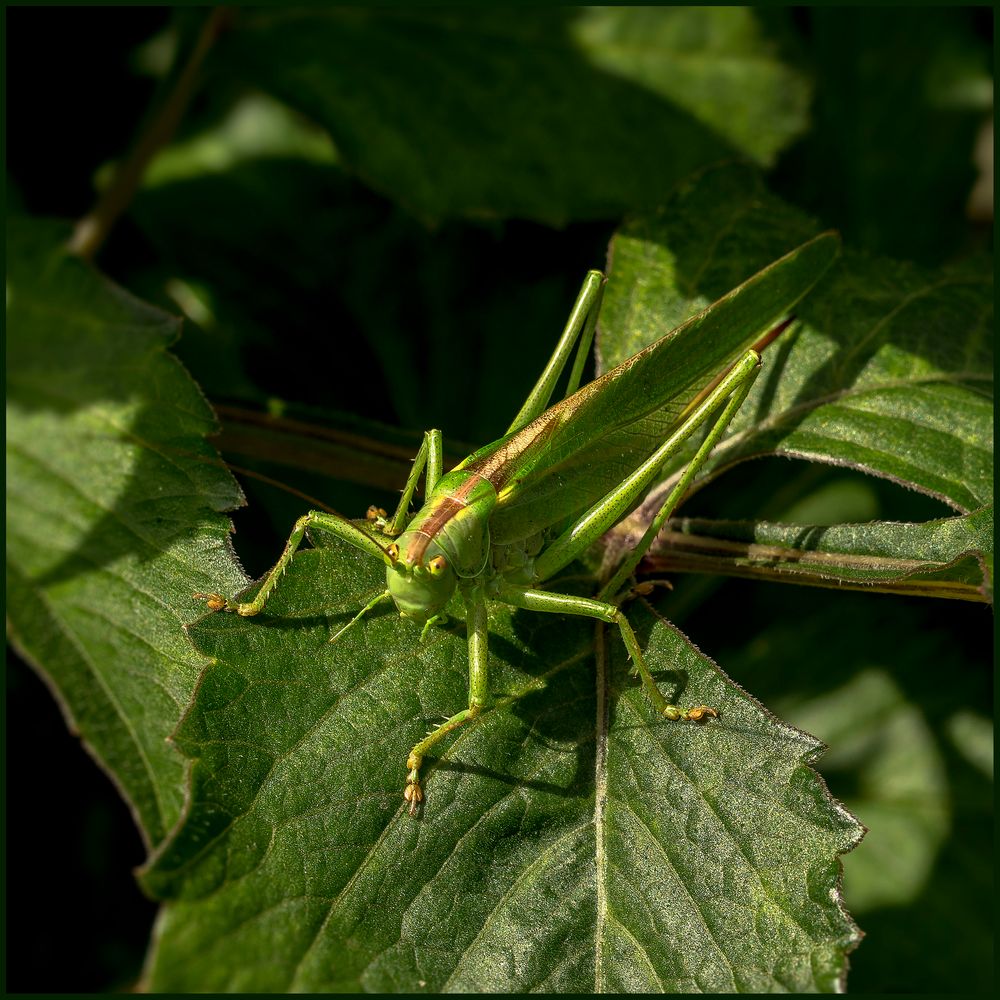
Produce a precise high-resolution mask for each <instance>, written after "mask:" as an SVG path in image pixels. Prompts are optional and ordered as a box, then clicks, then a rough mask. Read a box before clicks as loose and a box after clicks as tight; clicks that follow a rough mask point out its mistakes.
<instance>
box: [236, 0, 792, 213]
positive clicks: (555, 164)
mask: <svg viewBox="0 0 1000 1000" xmlns="http://www.w3.org/2000/svg"><path fill="white" fill-rule="evenodd" d="M637 37H641V39H642V42H643V44H644V46H645V51H644V52H643V54H642V58H641V59H639V60H637V59H635V58H633V57H634V56H635V46H636V39H637ZM623 44H627V45H628V46H629V51H628V52H623V51H622V48H621V46H622V45H623ZM218 57H219V59H220V62H221V63H222V64H224V65H226V66H227V68H228V70H229V71H230V72H231V73H232V74H233V75H235V76H237V77H242V78H244V79H247V80H248V81H249V82H252V83H253V85H254V86H256V87H261V88H264V89H266V90H268V91H270V92H272V93H274V94H275V95H277V96H278V97H280V98H281V99H282V100H284V101H286V102H287V103H288V104H289V105H291V106H292V107H295V108H298V109H299V110H301V111H303V112H305V113H306V114H308V115H310V116H312V117H313V118H315V120H316V121H318V122H320V123H321V124H323V125H324V126H325V127H326V128H328V129H329V131H330V134H331V135H332V137H333V139H334V142H335V143H336V146H337V150H338V153H339V154H340V156H341V157H342V158H343V160H344V162H346V163H348V164H350V165H351V166H352V167H353V168H354V169H355V170H356V171H357V173H358V174H359V175H360V176H361V177H362V178H364V179H365V180H366V181H367V182H368V183H369V184H370V185H371V186H372V187H374V188H375V189H376V190H378V191H380V192H383V193H384V194H386V195H387V196H389V197H391V198H393V199H394V200H396V201H397V202H398V203H400V204H401V205H403V206H405V207H407V208H408V209H409V210H410V211H412V212H413V213H414V214H416V215H418V216H420V217H422V218H428V219H440V218H443V217H448V216H455V215H465V216H473V217H483V216H494V217H497V216H498V217H505V216H513V217H518V218H528V219H534V220H537V221H541V222H546V223H550V224H565V223H566V222H567V221H569V220H571V219H587V218H613V217H615V216H617V215H619V214H620V213H621V212H622V210H624V209H628V208H635V207H640V206H651V205H655V204H656V203H658V202H659V201H660V200H662V198H663V197H664V195H665V194H666V192H667V191H668V190H669V188H670V186H671V184H672V183H674V182H675V181H677V180H678V179H680V178H681V177H684V176H685V175H687V174H688V173H690V171H692V170H693V169H695V168H697V167H699V166H701V165H703V164H705V163H709V162H714V161H717V160H719V159H721V158H723V157H726V156H732V155H734V154H738V153H740V152H742V153H745V154H749V155H752V156H756V157H758V158H759V159H760V160H761V161H762V162H768V161H770V159H772V158H773V156H774V154H775V153H776V151H777V150H778V149H779V148H781V147H782V146H783V145H785V144H786V143H787V142H788V141H789V139H790V138H791V136H792V135H794V134H796V133H798V132H799V131H801V129H802V127H803V118H804V105H805V102H806V100H807V95H808V87H807V84H806V82H805V80H804V79H803V78H802V77H801V76H799V75H798V74H795V73H793V72H791V71H789V70H787V69H784V68H783V67H782V66H781V65H780V64H779V63H777V62H776V60H775V59H774V56H773V54H772V53H771V51H770V47H769V46H768V45H767V44H766V43H765V42H764V41H763V40H762V39H761V37H760V34H759V32H758V30H757V29H756V27H755V25H754V24H753V20H752V15H751V14H749V12H745V11H739V10H735V9H733V10H717V11H714V12H706V11H700V10H698V9H697V8H683V9H678V10H669V9H666V8H664V9H659V10H652V9H647V10H633V9H617V10H613V11H608V12H606V13H603V12H594V13H592V12H587V11H583V10H580V11H572V10H568V9H567V10H562V9H556V8H550V9H531V10H527V9H524V8H520V9H517V10H513V9H510V10H505V9H494V10H491V11H476V12H475V13H472V12H471V11H470V12H466V11H462V10H459V9H449V10H418V9H412V8H408V9H403V8H398V9H378V10H376V9H360V8H351V9H347V8H336V9H325V10H322V11H320V10H317V9H314V8H305V9H294V8H293V9H286V8H282V9H275V8H272V9H269V10H264V9H261V10H249V9H248V10H244V11H241V14H240V18H239V21H238V23H237V25H236V27H235V29H234V31H233V32H232V34H231V35H230V36H229V37H227V38H224V39H222V41H221V44H220V47H219V51H218ZM722 59H724V60H725V61H726V67H727V68H726V71H725V73H720V70H719V63H720V60H722ZM750 95H753V96H754V101H751V100H750V99H749V97H750ZM757 101H760V103H759V104H757V103H756V102H757ZM751 104H753V105H754V107H753V110H752V111H751V108H750V106H751Z"/></svg>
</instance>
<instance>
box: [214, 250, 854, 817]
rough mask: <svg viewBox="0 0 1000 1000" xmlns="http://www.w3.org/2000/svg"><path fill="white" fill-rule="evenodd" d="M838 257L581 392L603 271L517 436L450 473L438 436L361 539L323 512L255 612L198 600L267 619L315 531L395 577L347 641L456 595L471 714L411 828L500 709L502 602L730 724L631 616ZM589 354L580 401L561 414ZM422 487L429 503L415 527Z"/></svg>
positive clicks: (420, 618)
mask: <svg viewBox="0 0 1000 1000" xmlns="http://www.w3.org/2000/svg"><path fill="white" fill-rule="evenodd" d="M838 245H839V244H838V240H837V237H836V236H835V235H834V234H831V233H826V234H823V235H821V236H818V237H816V238H815V239H813V240H811V241H810V242H808V243H806V244H803V245H802V246H801V247H799V248H798V249H796V250H794V251H792V252H791V253H789V254H787V255H786V256H784V257H782V258H781V259H779V260H777V261H775V262H774V263H773V264H771V265H770V266H768V267H767V268H765V269H764V270H763V271H760V272H759V273H758V274H756V275H754V276H753V277H752V278H750V279H749V280H747V281H746V282H744V283H743V284H742V285H740V286H739V287H738V288H736V289H734V290H733V291H732V292H730V293H729V294H728V295H726V296H724V297H723V298H722V299H720V300H718V301H717V302H716V303H714V304H713V305H712V306H709V307H708V308H707V309H705V310H704V311H703V312H701V313H699V314H698V315H696V316H694V317H693V318H692V319H690V320H688V321H687V322H686V323H684V324H682V325H681V326H679V327H677V328H676V329H675V330H673V331H671V332H670V333H668V334H666V336H663V337H661V338H660V339H659V340H657V341H656V342H655V343H653V344H651V345H650V346H648V347H646V348H645V349H643V350H641V351H639V352H638V353H637V354H635V355H633V356H632V357H631V358H629V359H627V360H626V361H624V362H622V363H621V364H620V365H618V366H617V367H616V368H613V369H612V370H610V371H608V372H607V373H605V374H604V375H602V376H601V377H600V378H597V379H595V380H594V381H593V382H590V383H589V384H587V385H585V386H583V387H582V388H577V387H578V386H579V383H580V379H581V376H582V373H583V367H584V364H585V361H586V357H587V353H588V351H589V349H590V345H591V341H592V340H593V336H594V330H595V328H596V324H597V317H598V313H599V311H600V306H601V300H602V296H603V293H604V285H605V281H606V279H605V277H604V275H603V274H602V273H601V272H599V271H591V272H589V273H588V275H587V277H586V279H585V281H584V283H583V287H582V289H581V291H580V294H579V296H578V297H577V300H576V304H575V305H574V307H573V310H572V312H571V314H570V318H569V321H568V322H567V324H566V328H565V330H564V331H563V334H562V337H561V338H560V340H559V342H558V344H557V346H556V349H555V351H554V352H553V354H552V357H551V358H550V360H549V362H548V364H547V365H546V367H545V370H544V371H543V372H542V374H541V376H540V378H539V380H538V382H537V383H536V385H535V387H534V388H533V389H532V391H531V393H530V394H529V396H528V398H527V400H526V401H525V403H524V406H523V407H522V408H521V410H520V412H519V413H518V414H517V416H516V417H515V418H514V421H513V423H512V424H511V425H510V427H509V428H508V430H507V432H506V434H505V435H504V436H503V437H502V438H500V439H499V440H498V441H495V442H493V443H492V444H489V445H487V446H486V447H484V448H481V449H479V450H478V451H476V452H475V453H473V454H472V455H470V456H469V457H468V458H466V459H465V460H464V461H462V462H460V463H459V464H458V465H457V466H455V468H454V469H452V470H451V471H450V472H448V473H446V474H444V473H443V459H442V454H443V452H442V442H441V432H440V431H437V430H431V431H427V432H426V433H425V434H424V440H423V443H422V445H421V447H420V450H419V451H418V453H417V456H416V458H415V459H414V463H413V469H412V471H411V473H410V475H409V478H408V480H407V483H406V486H405V487H404V489H403V494H402V497H401V499H400V502H399V506H398V507H397V509H396V511H395V513H394V515H393V516H392V517H391V518H389V517H388V516H387V515H384V513H383V512H381V511H375V510H374V509H372V510H371V511H369V516H368V521H367V523H366V524H365V526H364V527H360V526H358V525H357V524H355V523H353V522H351V521H348V520H346V519H344V518H341V517H338V516H336V515H334V514H328V513H325V512H323V511H316V510H313V511H310V512H309V513H307V514H305V515H304V516H302V517H301V518H299V520H298V521H297V522H296V524H295V527H294V529H293V531H292V534H291V536H290V537H289V539H288V543H287V544H286V546H285V550H284V552H283V553H282V555H281V558H280V559H279V560H278V562H277V563H276V564H275V565H274V567H273V569H271V570H270V572H268V574H267V575H266V576H265V577H264V579H263V582H262V584H261V586H260V589H259V590H258V592H257V594H256V596H254V597H253V599H252V600H249V601H244V602H240V601H237V600H234V599H228V598H225V597H222V596H221V595H219V594H198V595H196V596H198V597H200V598H203V599H205V600H206V601H207V602H208V605H209V607H210V608H211V609H213V610H225V611H232V612H236V613H237V614H240V615H246V616H250V615H256V614H258V613H259V612H260V611H261V610H262V609H263V608H264V606H265V604H266V603H267V600H268V598H269V597H270V595H271V594H272V593H273V591H274V589H275V587H276V586H277V585H278V582H279V580H280V579H281V576H282V574H283V572H284V570H285V569H286V567H287V565H288V563H289V561H290V560H291V559H292V556H293V554H294V553H295V550H296V549H297V548H298V546H299V545H300V543H301V542H302V539H303V537H304V536H305V534H306V531H307V529H309V528H310V527H315V528H318V529H321V530H322V531H325V532H329V533H331V534H333V535H336V536H338V537H339V538H341V539H343V540H344V541H345V542H348V543H349V544H351V545H353V546H356V547H357V548H359V549H361V550H363V551H365V552H367V553H369V554H370V555H371V556H372V557H373V558H375V559H381V560H382V561H384V562H385V564H386V589H385V591H383V592H382V593H381V594H379V595H378V596H377V597H375V598H374V600H372V601H370V602H369V603H368V604H367V605H366V606H365V607H364V608H362V609H361V611H360V612H359V613H358V614H357V615H356V616H355V617H354V618H353V619H352V620H351V621H350V622H349V623H348V624H347V625H345V626H344V627H343V628H341V629H340V630H339V631H338V632H337V633H336V634H335V635H334V636H333V638H332V639H331V641H334V640H336V639H337V638H338V637H339V636H340V635H342V634H343V633H344V632H345V631H346V630H347V629H348V628H351V627H352V626H353V625H355V624H356V623H357V622H358V621H360V619H361V618H362V617H363V616H364V615H365V614H366V613H367V612H368V611H370V610H371V609H372V608H374V607H375V606H376V605H377V604H379V603H380V602H381V601H383V600H388V599H391V600H392V601H393V602H394V603H395V605H396V608H397V610H398V612H399V614H400V615H401V616H403V617H405V618H408V619H411V620H413V621H415V622H417V623H421V624H423V626H424V633H423V634H426V631H427V629H428V628H430V627H431V626H432V625H433V623H434V622H436V621H438V620H440V619H441V617H442V616H443V612H444V609H445V606H446V605H447V604H448V603H449V601H450V600H451V599H452V597H453V596H454V594H455V593H456V591H458V592H459V593H461V595H462V598H463V601H464V604H465V608H466V627H467V632H468V651H469V699H468V706H467V707H466V708H464V709H462V710H461V711H460V712H456V713H455V714H454V715H452V716H451V718H449V719H447V720H446V721H445V722H443V723H441V724H440V725H439V726H437V727H436V728H434V729H432V730H431V731H430V732H429V733H428V734H427V736H426V737H425V738H424V739H422V740H421V741H420V742H419V743H417V744H416V745H415V746H414V747H413V749H412V750H411V751H410V754H409V756H408V758H407V761H406V770H407V776H406V784H405V788H404V792H403V797H404V799H405V801H406V802H407V803H408V804H409V811H410V814H411V815H413V814H414V813H415V812H416V810H417V807H418V805H419V803H420V802H422V801H423V799H424V791H423V787H422V785H421V778H420V769H421V765H422V763H423V760H424V757H425V755H426V754H427V753H428V752H429V751H430V750H431V748H432V747H434V746H435V744H437V743H438V742H439V741H440V740H441V739H442V738H443V737H444V736H446V735H447V734H448V733H450V732H452V731H453V730H455V729H457V728H458V727H459V726H461V725H463V724H464V723H467V722H470V721H472V720H473V719H475V718H476V717H477V716H479V715H480V714H481V713H482V711H483V709H484V708H485V707H486V704H487V699H488V694H489V688H488V682H487V666H488V664H487V644H488V641H487V640H488V635H487V605H488V602H489V601H499V602H504V603H506V604H509V605H512V606H514V607H516V608H524V609H527V610H531V611H539V612H556V613H560V614H566V615H580V616H584V617H587V618H592V619H597V620H598V621H603V622H605V623H607V624H609V625H614V626H616V627H617V629H618V632H619V634H620V635H621V639H622V642H623V643H624V645H625V649H626V650H627V652H628V655H629V658H630V659H631V661H632V672H633V674H634V675H637V676H638V677H639V679H640V681H641V683H642V686H643V689H644V690H645V692H646V694H647V695H648V697H649V700H650V702H651V703H652V706H653V709H654V710H655V712H656V714H657V715H658V716H660V717H661V718H664V719H670V720H687V721H694V722H697V721H701V720H704V719H707V718H710V717H717V716H718V712H717V711H716V709H714V708H712V707H710V706H707V705H696V706H692V707H688V708H682V707H680V706H679V705H676V704H674V703H673V702H671V701H668V700H667V699H666V698H665V697H664V696H663V694H662V693H661V692H660V690H659V688H658V687H657V685H656V682H655V681H654V679H653V677H652V675H651V674H650V672H649V668H648V667H647V665H646V662H645V660H644V658H643V654H642V650H641V648H640V646H639V643H638V641H637V639H636V637H635V633H634V632H633V631H632V627H631V626H630V625H629V622H628V619H627V618H626V616H625V614H624V612H623V611H622V610H621V608H620V606H619V605H620V604H621V601H622V599H623V598H624V596H625V593H626V592H627V591H626V590H625V587H626V584H627V582H628V580H629V579H630V577H631V575H632V573H633V571H634V570H635V568H636V567H637V565H638V563H639V561H640V560H641V558H642V556H643V554H644V553H645V552H646V550H647V549H648V547H649V545H650V544H651V542H652V541H653V539H654V538H655V536H656V534H657V532H658V531H659V530H660V528H661V527H662V525H663V524H664V522H665V521H666V519H667V518H668V517H669V516H670V514H671V513H672V512H673V510H674V509H675V508H676V506H677V504H678V503H679V502H680V501H681V500H682V499H683V497H684V494H685V492H686V491H687V489H688V487H689V485H690V484H691V482H692V480H693V478H694V476H695V475H696V473H697V472H698V470H699V469H700V468H701V467H702V466H703V464H704V463H705V461H706V459H707V458H708V457H709V455H710V454H711V452H712V450H713V449H714V447H715V446H716V444H717V443H718V442H719V440H720V439H721V438H722V436H723V434H724V433H725V430H726V428H727V427H728V425H729V423H730V421H731V420H732V418H733V416H734V415H735V413H736V412H737V410H738V409H739V408H740V406H741V405H742V403H743V401H744V400H745V399H746V396H747V393H748V392H749V391H750V387H751V386H752V385H753V382H754V380H755V378H756V377H757V374H758V372H759V371H760V367H761V353H760V352H761V351H762V350H763V349H764V347H766V346H767V344H768V343H770V341H771V340H773V339H774V338H775V337H776V336H778V334H780V333H781V332H782V331H783V330H784V329H785V328H786V327H787V326H788V325H789V323H790V322H791V319H790V317H789V310H790V309H791V307H792V306H794V305H795V303H796V302H797V301H798V300H799V299H800V298H802V296H803V295H805V294H806V293H807V292H808V291H809V289H810V288H811V287H812V285H813V284H814V283H815V282H816V280H817V279H818V278H819V277H820V276H821V275H822V274H823V272H824V271H825V270H826V268H827V267H828V266H829V265H830V263H831V262H832V261H833V259H834V257H835V256H836V254H837V252H838ZM574 348H575V351H576V354H575V359H574V363H573V367H572V369H571V371H570V374H569V378H568V388H567V390H566V394H565V396H564V398H563V399H562V400H561V401H560V402H557V403H555V404H554V405H553V406H551V407H549V408H548V409H546V407H547V406H548V404H549V401H550V399H551V397H552V394H553V392H554V390H555V386H556V383H557V382H558V380H559V378H560V376H561V375H562V373H563V371H564V369H565V367H566V365H567V363H568V361H569V358H570V356H571V355H572V354H573V352H574ZM703 425H704V426H706V427H707V433H706V434H705V437H704V438H703V440H702V441H701V443H700V445H699V446H698V448H697V450H696V451H695V453H694V455H693V457H692V458H691V459H690V461H689V462H688V463H687V466H686V468H685V469H684V470H683V472H682V473H680V474H679V475H678V476H677V479H676V482H675V483H674V484H673V487H672V488H671V489H670V490H669V492H668V494H667V496H666V498H665V500H664V501H663V504H662V505H661V507H660V508H659V511H658V512H657V514H656V516H655V517H654V518H653V520H652V522H651V523H650V525H649V527H648V530H647V531H646V532H645V534H644V536H643V538H642V539H641V541H640V542H639V543H638V545H637V546H636V547H635V548H634V549H633V550H632V552H631V553H630V554H629V556H628V557H627V558H626V559H625V560H624V562H623V563H622V565H620V566H619V567H618V568H617V571H616V572H615V573H614V574H613V576H611V578H610V579H608V580H607V581H606V582H605V583H604V585H603V586H602V588H601V590H600V591H599V593H598V594H597V596H596V597H595V598H586V597H578V596H575V595H571V594H562V593H557V592H553V591H550V590H545V589H542V586H541V585H542V584H543V583H544V582H545V581H546V580H549V579H550V578H551V577H552V576H553V575H554V574H556V573H558V572H559V571H560V570H561V569H563V568H564V567H566V566H567V565H569V563H571V562H572V561H573V560H574V559H576V558H577V557H578V556H580V555H581V554H582V553H583V552H584V550H586V549H587V548H588V547H590V546H591V545H592V544H594V543H595V542H596V541H597V540H598V539H599V538H600V537H601V536H602V535H603V534H604V533H605V532H607V531H608V530H609V529H610V528H612V527H613V526H614V525H615V524H616V523H617V522H618V521H620V520H621V519H622V518H623V517H625V516H626V515H627V514H629V513H630V512H631V511H632V510H634V509H635V507H636V506H637V505H638V504H639V503H640V502H641V501H642V500H643V498H644V497H645V496H646V494H647V492H648V491H649V490H650V488H651V487H652V486H653V485H654V484H656V483H657V482H659V481H660V479H661V478H662V469H663V467H664V465H665V463H667V462H668V461H669V460H670V459H671V457H672V456H675V455H676V454H677V453H678V451H679V450H680V449H682V448H683V447H684V443H685V441H687V440H688V439H689V438H690V437H691V435H692V434H693V433H694V432H695V430H697V429H698V428H699V427H701V426H703ZM651 441H652V445H651V443H650V442H651ZM657 442H658V443H657ZM623 472H624V473H627V474H624V475H623ZM421 474H423V476H424V486H425V490H424V495H425V497H426V500H425V502H424V504H423V506H422V507H421V508H420V509H419V510H418V511H417V512H416V513H415V514H411V513H410V502H411V500H412V498H413V495H414V492H415V490H416V487H417V483H418V481H419V478H420V476H421Z"/></svg>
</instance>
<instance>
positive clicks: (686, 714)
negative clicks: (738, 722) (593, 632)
mask: <svg viewBox="0 0 1000 1000" xmlns="http://www.w3.org/2000/svg"><path fill="white" fill-rule="evenodd" d="M497 597H498V599H499V600H501V601H505V602H506V603H507V604H512V605H513V606H514V607H516V608H525V609H526V610H528V611H542V612H554V613H556V614H564V615H582V616H583V617H585V618H596V619H598V620H599V621H603V622H607V623H608V624H609V625H617V626H618V631H619V632H620V633H621V637H622V642H624V643H625V649H626V650H627V652H628V655H629V658H630V659H631V660H632V672H633V673H634V674H637V675H638V676H639V678H640V679H641V680H642V686H643V690H645V692H646V694H647V695H648V696H649V700H650V701H651V702H652V703H653V708H654V710H655V711H656V714H657V715H661V716H663V718H665V719H671V720H674V721H677V720H685V721H691V722H700V721H701V720H702V719H705V718H708V717H709V716H711V717H713V718H718V715H719V713H718V712H717V711H716V710H715V709H714V708H709V706H708V705H697V706H694V707H692V708H681V707H680V706H678V705H675V704H673V703H672V702H669V701H667V699H666V698H664V697H663V695H662V694H661V693H660V689H659V688H658V687H657V686H656V681H654V680H653V675H652V674H651V673H650V672H649V667H648V666H647V665H646V659H645V657H644V656H643V655H642V650H641V649H640V647H639V641H638V639H636V637H635V632H633V631H632V626H631V625H630V624H629V622H628V619H627V618H626V617H625V612H624V611H622V610H621V608H617V607H615V605H613V604H608V603H607V602H606V601H597V600H593V599H591V598H589V597H576V596H574V595H572V594H554V593H551V592H550V591H547V590H532V589H529V588H526V587H515V586H512V585H510V584H505V585H504V586H502V587H501V588H500V591H499V593H498V595H497Z"/></svg>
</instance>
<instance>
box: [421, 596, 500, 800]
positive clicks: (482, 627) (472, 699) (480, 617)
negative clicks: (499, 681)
mask: <svg viewBox="0 0 1000 1000" xmlns="http://www.w3.org/2000/svg"><path fill="white" fill-rule="evenodd" d="M463 596H464V598H465V607H466V619H465V620H466V628H467V629H468V633H469V707H468V708H465V709H463V710H462V711H461V712H456V713H455V714H454V715H453V716H452V717H451V718H450V719H448V720H447V721H445V722H442V723H441V725H440V726H438V727H437V728H436V729H432V730H431V731H430V732H429V733H428V734H427V735H426V736H425V737H424V738H423V739H422V740H421V741H420V742H419V743H418V744H417V745H416V746H415V747H414V748H413V749H412V750H411V751H410V756H409V757H408V758H407V759H406V767H407V770H408V772H409V773H408V774H407V776H406V789H405V790H404V791H403V798H404V799H405V800H406V801H407V802H409V803H410V815H411V816H413V815H414V814H415V813H416V811H417V806H418V805H419V804H420V803H421V802H422V801H423V798H424V792H423V789H422V788H421V787H420V765H421V764H422V763H423V760H424V755H425V754H426V753H427V751H428V750H429V749H430V748H431V747H432V746H434V744H435V743H437V742H438V740H440V739H441V738H442V737H443V736H447V735H448V733H450V732H451V731H452V730H453V729H457V728H458V727H459V726H461V725H462V724H463V723H464V722H469V721H471V720H472V719H474V718H476V716H477V715H479V713H480V712H482V710H483V707H484V706H485V705H486V697H487V695H488V693H489V681H488V679H487V646H488V633H487V623H486V596H485V594H484V592H483V588H482V586H481V585H477V586H473V587H470V588H469V589H468V590H466V591H465V592H464V594H463Z"/></svg>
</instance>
